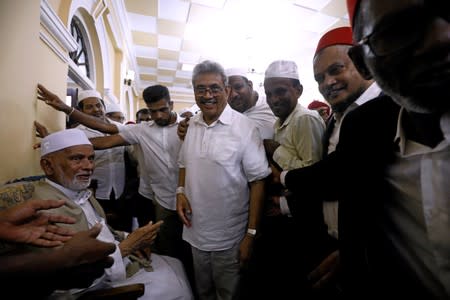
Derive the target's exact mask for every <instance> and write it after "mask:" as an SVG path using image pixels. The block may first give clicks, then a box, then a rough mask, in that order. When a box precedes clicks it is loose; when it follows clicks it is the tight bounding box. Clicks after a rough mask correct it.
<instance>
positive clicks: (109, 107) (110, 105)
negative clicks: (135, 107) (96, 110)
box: [105, 102, 123, 113]
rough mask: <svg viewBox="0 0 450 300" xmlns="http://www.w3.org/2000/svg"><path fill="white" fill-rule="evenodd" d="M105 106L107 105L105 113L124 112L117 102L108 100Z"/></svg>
mask: <svg viewBox="0 0 450 300" xmlns="http://www.w3.org/2000/svg"><path fill="white" fill-rule="evenodd" d="M105 106H106V110H105V113H112V112H122V110H121V109H120V107H119V105H118V104H117V103H113V102H106V103H105ZM122 113H123V112H122Z"/></svg>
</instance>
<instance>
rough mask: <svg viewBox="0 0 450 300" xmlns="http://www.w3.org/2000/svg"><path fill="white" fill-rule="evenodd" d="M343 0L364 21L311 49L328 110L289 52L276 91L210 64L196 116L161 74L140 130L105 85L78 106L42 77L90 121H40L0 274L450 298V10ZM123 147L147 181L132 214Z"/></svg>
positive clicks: (230, 293)
mask: <svg viewBox="0 0 450 300" xmlns="http://www.w3.org/2000/svg"><path fill="white" fill-rule="evenodd" d="M347 7H348V13H349V20H350V25H351V27H339V28H334V29H332V30H330V31H328V32H326V33H325V34H324V35H323V36H322V38H321V39H320V40H319V43H318V45H317V48H316V51H315V54H314V60H313V68H314V69H313V71H314V77H315V80H316V82H317V84H318V89H319V91H320V93H321V94H322V96H323V97H324V100H325V101H326V102H327V103H325V104H327V105H329V107H330V108H331V115H329V116H328V117H323V114H322V113H319V112H318V111H314V110H313V109H320V108H323V109H325V110H326V106H323V104H321V103H316V102H315V103H313V104H312V105H311V109H307V108H305V107H303V106H302V105H301V104H299V102H298V99H299V98H300V97H301V95H302V91H303V86H302V84H301V80H300V79H301V78H299V75H298V71H297V65H296V63H295V62H293V61H289V60H277V61H274V62H272V63H271V64H270V65H269V66H268V67H267V69H266V71H265V77H264V95H259V94H258V92H256V91H255V90H253V83H252V82H251V80H249V79H248V78H247V76H246V73H245V72H243V71H242V70H241V69H239V68H233V69H226V70H225V69H224V68H223V67H222V66H221V65H220V64H219V63H218V62H214V61H209V60H206V61H203V62H201V63H199V64H197V65H196V66H195V68H194V70H193V75H192V86H193V91H194V96H195V101H196V105H197V106H198V108H199V112H198V113H196V114H189V115H186V116H185V117H184V118H183V117H181V116H179V115H178V114H177V113H175V112H174V111H173V102H172V100H171V98H170V94H169V91H168V89H167V87H164V86H160V85H154V86H150V87H148V88H146V89H145V90H144V93H143V98H144V100H145V103H146V105H147V110H146V111H144V110H142V111H140V112H139V114H137V115H136V117H137V119H140V116H139V118H138V115H141V114H142V122H141V121H137V122H136V123H139V124H130V125H123V124H122V123H123V121H124V120H123V118H122V117H123V116H121V115H120V114H117V113H116V111H115V109H114V108H105V106H104V103H103V100H102V98H101V95H100V94H99V93H98V92H96V91H81V92H80V93H79V97H78V108H77V109H75V108H73V107H70V106H68V105H66V104H65V103H64V102H63V101H61V100H60V99H59V98H58V96H56V95H55V94H53V93H51V92H50V91H48V90H47V89H46V88H45V87H44V86H43V85H39V86H38V99H39V100H42V101H45V103H46V104H48V105H50V106H52V107H53V108H55V109H57V110H59V111H62V112H64V113H66V114H67V115H68V116H69V117H70V118H71V119H73V120H74V121H76V122H77V123H79V124H80V125H78V127H77V128H73V129H66V130H62V131H58V132H55V133H50V134H49V133H47V132H46V130H44V128H42V127H40V128H38V129H39V131H40V134H41V136H42V137H43V139H42V142H41V144H40V149H41V158H40V164H41V168H42V171H43V172H44V174H45V178H43V179H41V180H34V181H30V182H23V181H22V182H18V183H13V184H8V185H5V186H3V187H2V188H1V189H0V207H2V208H3V209H4V210H2V211H0V225H1V226H0V238H1V241H2V247H1V253H2V255H1V256H0V260H1V261H2V264H1V265H2V267H1V268H0V269H1V272H0V274H1V275H0V276H1V278H2V280H3V281H4V282H7V283H11V286H14V285H13V283H15V282H17V281H19V280H20V281H22V282H21V283H22V284H27V285H28V286H29V287H30V289H28V290H22V291H21V292H20V293H23V295H24V296H26V295H30V294H33V295H34V296H35V297H38V298H39V297H48V296H50V297H53V298H54V299H62V298H63V297H69V299H70V297H78V296H79V295H82V294H83V293H86V292H88V291H91V290H95V289H101V288H103V287H105V286H107V287H117V286H121V285H126V284H130V283H143V284H145V292H144V294H143V296H142V297H141V298H140V299H200V300H203V299H205V300H206V299H208V300H209V299H219V300H225V299H243V300H245V299H259V298H262V297H269V298H271V297H273V298H275V299H324V298H329V299H350V298H358V299H380V298H382V297H388V296H389V297H401V298H409V297H413V296H414V297H415V298H417V297H418V298H420V299H449V298H450V234H449V229H450V202H449V201H450V185H449V184H448V178H450V89H449V88H448V87H449V86H450V20H449V13H448V12H449V11H450V7H449V5H448V3H446V2H445V1H436V2H430V1H428V2H426V1H417V0H402V1H388V0H377V1H375V0H347ZM105 109H106V110H105ZM323 109H322V110H323ZM107 114H109V116H107ZM145 114H147V116H145ZM111 118H116V121H114V120H111ZM131 147H132V148H131ZM125 152H130V153H132V154H131V155H132V157H133V159H134V160H135V161H136V165H137V166H138V174H139V187H138V197H137V199H136V201H135V202H134V204H133V205H134V206H135V207H134V208H133V209H130V210H129V212H127V210H124V209H121V207H122V206H121V205H122V204H123V203H122V202H121V204H120V205H119V199H121V196H122V194H123V193H124V190H126V189H125V182H126V178H125V177H126V176H125V163H124V160H123V157H124V153H125ZM122 174H123V176H122ZM93 180H96V182H97V185H96V186H92V182H93ZM93 188H94V189H93ZM50 199H53V200H50ZM55 199H60V200H55ZM98 200H99V201H98ZM105 213H106V214H105ZM117 214H119V215H122V216H123V215H124V214H125V215H126V216H127V218H126V220H125V221H124V220H121V219H120V218H119V219H117V218H116V219H114V215H116V217H117ZM133 217H136V218H137V219H138V220H139V222H138V223H139V224H138V226H137V228H129V226H130V225H129V223H128V220H132V218H133ZM110 221H112V223H111V224H110ZM114 227H116V228H114ZM119 227H122V228H119ZM124 228H125V229H126V231H123V230H118V229H124ZM128 229H129V230H128ZM18 261H20V262H21V263H18ZM46 275H48V276H46ZM44 277H45V278H48V279H46V280H44ZM24 280H25V282H26V283H24V282H23V281H24Z"/></svg>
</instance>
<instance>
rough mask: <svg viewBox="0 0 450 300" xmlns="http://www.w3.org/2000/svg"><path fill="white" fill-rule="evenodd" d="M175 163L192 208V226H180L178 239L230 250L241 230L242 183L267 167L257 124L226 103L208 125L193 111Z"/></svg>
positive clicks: (245, 195)
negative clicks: (184, 175) (177, 160)
mask: <svg viewBox="0 0 450 300" xmlns="http://www.w3.org/2000/svg"><path fill="white" fill-rule="evenodd" d="M179 166H180V168H185V169H186V177H185V194H186V196H187V198H188V199H189V202H190V205H191V208H192V219H191V222H192V226H191V227H189V228H188V227H186V226H184V228H183V239H184V240H186V241H187V242H189V243H190V244H191V245H192V246H194V247H196V248H198V249H200V250H203V251H219V250H226V249H230V248H231V247H233V246H234V245H236V243H238V242H239V241H241V240H242V238H243V236H244V235H245V232H246V228H247V221H248V210H249V199H250V198H249V187H248V183H249V182H253V181H255V180H261V179H263V178H265V177H267V176H268V175H269V174H270V172H271V170H270V168H269V164H268V162H267V158H266V154H265V151H264V146H263V143H262V139H261V137H260V133H259V132H258V129H257V128H256V127H255V125H254V123H253V122H251V121H250V120H249V118H247V117H246V116H244V115H242V114H241V113H239V112H237V111H235V110H233V109H231V107H230V106H229V105H228V104H227V105H226V107H225V109H224V110H223V112H222V114H221V115H220V117H219V119H218V120H217V121H215V122H213V123H212V124H210V125H207V124H206V123H205V122H204V121H203V114H202V113H198V114H196V115H195V116H193V117H192V118H191V120H190V125H189V130H188V132H187V135H186V137H185V140H184V142H183V144H182V146H181V150H180V159H179Z"/></svg>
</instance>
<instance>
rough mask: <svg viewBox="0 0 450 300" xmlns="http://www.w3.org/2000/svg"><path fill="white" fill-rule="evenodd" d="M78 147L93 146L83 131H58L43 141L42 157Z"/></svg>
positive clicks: (75, 129) (73, 129) (74, 129)
mask: <svg viewBox="0 0 450 300" xmlns="http://www.w3.org/2000/svg"><path fill="white" fill-rule="evenodd" d="M78 145H92V143H91V142H90V141H89V139H88V138H87V136H86V134H85V133H84V132H83V131H81V130H80V129H77V128H72V129H65V130H61V131H57V132H54V133H52V134H49V135H47V136H46V137H45V138H43V139H42V142H41V157H43V156H44V155H47V154H49V153H53V152H56V151H59V150H62V149H65V148H68V147H72V146H78Z"/></svg>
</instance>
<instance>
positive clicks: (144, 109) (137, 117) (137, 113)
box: [136, 108, 150, 120]
mask: <svg viewBox="0 0 450 300" xmlns="http://www.w3.org/2000/svg"><path fill="white" fill-rule="evenodd" d="M139 114H148V115H149V114H150V111H149V110H148V108H141V109H140V110H138V111H137V112H136V120H137V119H139Z"/></svg>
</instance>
